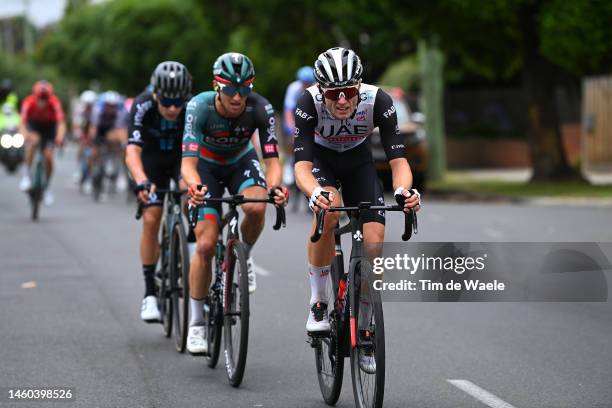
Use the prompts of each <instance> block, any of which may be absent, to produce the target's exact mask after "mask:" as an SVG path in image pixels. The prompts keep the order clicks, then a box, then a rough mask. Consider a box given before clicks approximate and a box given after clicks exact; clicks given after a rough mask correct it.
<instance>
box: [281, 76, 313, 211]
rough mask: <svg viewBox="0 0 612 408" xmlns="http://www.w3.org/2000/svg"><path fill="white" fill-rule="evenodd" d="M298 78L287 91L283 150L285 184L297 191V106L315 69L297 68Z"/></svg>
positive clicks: (297, 203)
mask: <svg viewBox="0 0 612 408" xmlns="http://www.w3.org/2000/svg"><path fill="white" fill-rule="evenodd" d="M295 76H296V80H295V81H293V82H292V83H290V84H289V86H288V87H287V92H286V93H285V102H284V106H283V133H284V138H283V143H282V147H283V152H284V165H283V184H285V185H286V186H292V187H293V188H294V189H295V190H296V192H298V190H297V187H296V186H295V179H294V177H293V165H294V158H293V135H294V132H295V117H294V112H295V107H296V106H297V101H298V99H299V98H300V96H302V94H303V93H304V91H305V90H306V88H308V87H309V86H312V85H313V84H314V82H315V77H314V70H313V68H312V67H309V66H304V67H301V68H300V69H298V70H297V72H296V74H295ZM299 196H300V194H296V200H295V201H294V202H293V207H294V210H295V209H297V207H296V206H299V202H300V199H299V198H298V197H299Z"/></svg>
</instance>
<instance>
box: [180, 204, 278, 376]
mask: <svg viewBox="0 0 612 408" xmlns="http://www.w3.org/2000/svg"><path fill="white" fill-rule="evenodd" d="M206 201H210V202H221V203H227V204H229V208H230V209H229V212H227V214H225V215H224V216H223V218H222V220H221V233H220V234H219V239H218V240H217V247H216V252H215V257H214V259H213V261H212V265H213V268H214V280H213V284H212V286H211V288H210V291H209V295H208V302H207V304H206V305H205V310H204V312H205V313H204V318H205V320H206V325H207V326H208V327H207V328H208V330H207V332H208V334H207V341H208V354H207V364H208V366H209V367H211V368H214V367H215V366H216V365H217V361H218V360H219V354H220V351H221V335H222V333H223V336H224V338H225V342H224V355H225V368H226V370H227V378H228V380H229V383H230V384H231V385H232V386H234V387H238V386H239V385H240V383H241V382H242V378H243V376H244V369H245V366H246V358H247V348H248V341H249V280H248V271H247V263H246V261H247V257H246V252H245V248H244V244H243V243H242V242H241V241H240V234H239V228H238V206H239V205H241V204H245V203H269V204H274V196H273V193H270V196H269V198H267V199H252V198H245V197H244V196H242V195H233V196H229V197H223V198H207V199H206ZM198 208H199V206H193V207H191V208H190V210H189V222H190V226H191V227H192V228H195V225H196V223H197V218H198V217H197V215H198ZM275 208H276V222H275V224H274V226H273V227H272V228H273V229H274V230H278V229H280V227H281V226H283V227H285V226H286V218H285V209H284V208H282V207H275ZM226 226H227V227H228V229H227V234H226V238H225V241H224V240H223V229H224V228H225V227H226Z"/></svg>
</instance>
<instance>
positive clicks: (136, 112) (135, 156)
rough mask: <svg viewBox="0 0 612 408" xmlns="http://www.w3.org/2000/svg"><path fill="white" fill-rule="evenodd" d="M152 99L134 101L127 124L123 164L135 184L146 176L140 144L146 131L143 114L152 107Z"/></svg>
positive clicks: (144, 179)
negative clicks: (127, 136) (126, 140)
mask: <svg viewBox="0 0 612 408" xmlns="http://www.w3.org/2000/svg"><path fill="white" fill-rule="evenodd" d="M152 107H153V103H152V101H149V100H145V101H142V102H139V101H136V102H134V105H133V106H132V110H131V111H130V117H129V121H128V123H127V126H128V135H129V138H128V145H127V147H126V149H125V164H126V166H127V168H128V170H129V171H130V174H131V175H132V177H133V178H134V181H136V183H137V184H141V183H143V182H145V181H147V179H148V177H147V175H146V173H145V171H144V166H143V165H142V159H141V154H142V146H143V137H145V136H146V131H145V129H144V127H143V120H144V117H145V114H146V113H147V112H148V110H149V109H152Z"/></svg>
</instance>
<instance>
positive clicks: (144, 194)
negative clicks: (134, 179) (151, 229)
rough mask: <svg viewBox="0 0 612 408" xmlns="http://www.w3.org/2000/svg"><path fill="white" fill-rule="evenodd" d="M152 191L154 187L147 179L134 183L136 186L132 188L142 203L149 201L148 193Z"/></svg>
mask: <svg viewBox="0 0 612 408" xmlns="http://www.w3.org/2000/svg"><path fill="white" fill-rule="evenodd" d="M152 191H155V187H154V186H153V184H152V183H151V182H150V181H149V180H144V181H141V182H140V183H138V184H137V185H136V188H135V189H134V192H135V193H136V196H137V197H138V200H140V202H141V203H143V204H148V203H149V194H150V193H151V192H152Z"/></svg>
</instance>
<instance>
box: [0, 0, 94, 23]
mask: <svg viewBox="0 0 612 408" xmlns="http://www.w3.org/2000/svg"><path fill="white" fill-rule="evenodd" d="M29 1H30V10H29V15H30V19H31V20H32V22H33V23H34V25H36V26H38V27H41V26H44V25H47V24H49V23H53V22H55V21H57V20H59V19H60V18H62V15H63V14H64V7H65V4H66V0H29ZM100 1H102V0H97V1H94V3H99V2H100ZM24 3H25V1H24V0H0V18H1V17H10V16H14V15H17V14H23V10H24Z"/></svg>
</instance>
